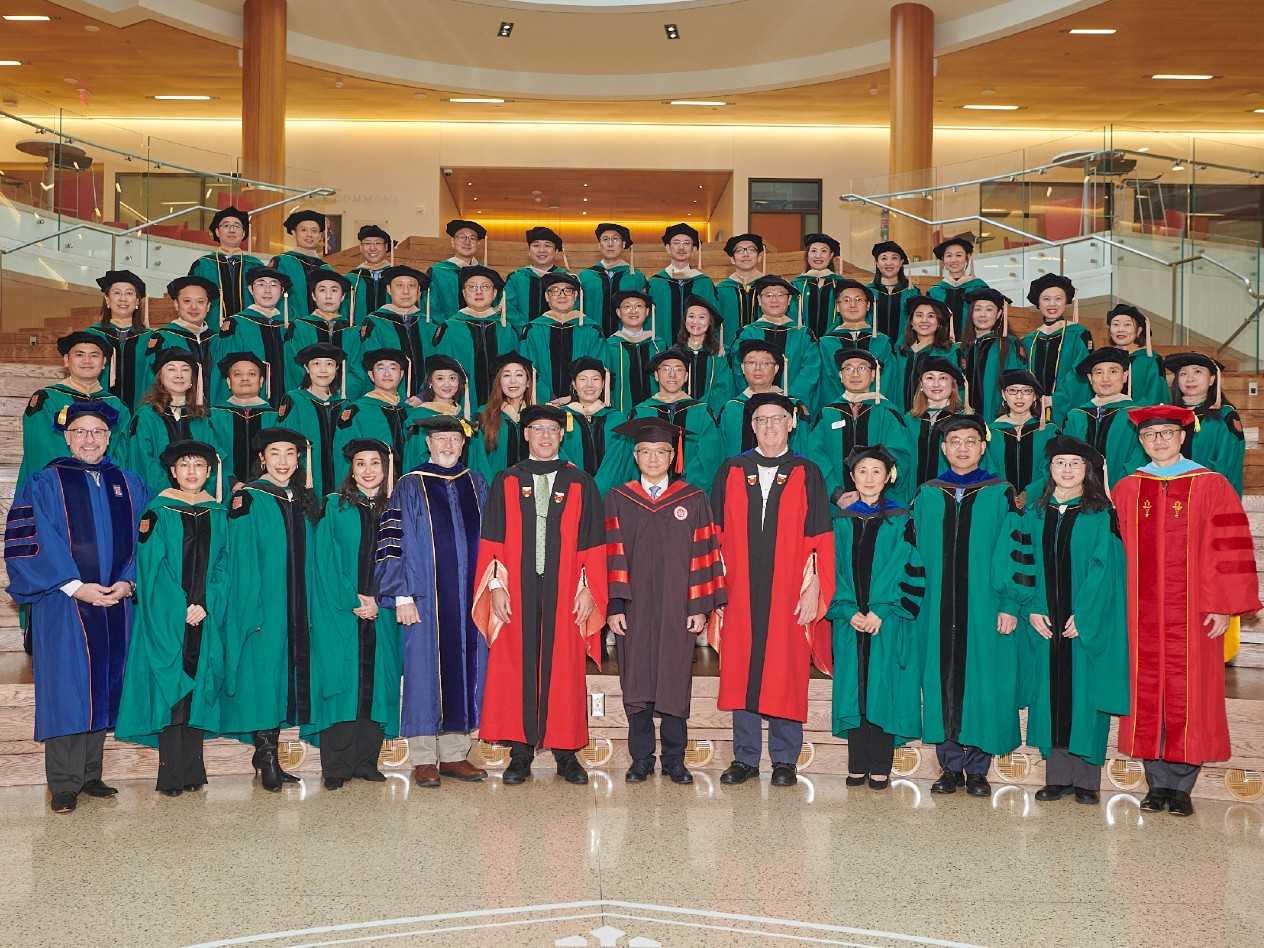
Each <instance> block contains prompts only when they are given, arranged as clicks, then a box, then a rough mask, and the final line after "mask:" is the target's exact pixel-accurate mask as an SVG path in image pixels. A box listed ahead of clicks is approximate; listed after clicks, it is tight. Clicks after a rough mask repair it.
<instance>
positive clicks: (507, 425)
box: [467, 352, 535, 483]
mask: <svg viewBox="0 0 1264 948" xmlns="http://www.w3.org/2000/svg"><path fill="white" fill-rule="evenodd" d="M531 373H532V365H531V362H530V360H529V359H526V358H524V357H523V356H520V355H518V353H516V352H510V353H507V354H505V355H503V356H501V357H500V362H499V363H498V364H497V366H496V372H495V374H494V375H493V377H492V394H491V397H490V398H488V399H487V404H486V405H484V406H483V410H482V411H480V412H479V413H478V434H477V435H476V436H475V438H474V440H473V441H471V442H470V445H469V448H468V449H467V450H468V451H469V456H470V460H469V465H470V470H472V471H478V472H479V473H480V474H482V475H483V476H484V477H485V478H487V480H488V482H489V483H490V482H491V479H492V478H493V477H495V476H496V475H497V474H498V473H500V472H501V471H503V470H505V469H506V468H510V467H513V466H514V465H515V464H517V463H518V462H519V461H525V460H526V459H527V456H528V455H527V443H526V441H525V440H523V437H522V423H521V417H522V410H523V409H524V408H526V407H527V406H528V405H534V404H535V397H534V395H533V394H532V387H531Z"/></svg>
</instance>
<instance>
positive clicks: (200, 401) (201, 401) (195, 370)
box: [193, 365, 206, 405]
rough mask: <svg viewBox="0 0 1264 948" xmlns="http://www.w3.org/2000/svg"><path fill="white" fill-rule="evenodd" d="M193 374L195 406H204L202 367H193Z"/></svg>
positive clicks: (204, 394) (204, 391)
mask: <svg viewBox="0 0 1264 948" xmlns="http://www.w3.org/2000/svg"><path fill="white" fill-rule="evenodd" d="M193 374H194V375H196V376H197V402H195V404H197V405H205V404H206V387H205V386H204V385H203V384H202V367H201V366H197V365H195V366H194V367H193Z"/></svg>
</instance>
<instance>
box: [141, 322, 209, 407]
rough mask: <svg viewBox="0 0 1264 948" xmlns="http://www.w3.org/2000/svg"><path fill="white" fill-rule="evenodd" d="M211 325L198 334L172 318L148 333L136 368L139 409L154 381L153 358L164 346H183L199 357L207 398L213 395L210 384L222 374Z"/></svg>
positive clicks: (180, 347)
mask: <svg viewBox="0 0 1264 948" xmlns="http://www.w3.org/2000/svg"><path fill="white" fill-rule="evenodd" d="M211 325H212V324H206V325H204V326H203V327H202V331H201V332H200V333H199V332H194V331H193V330H191V329H189V328H188V327H187V326H184V325H183V324H181V323H180V322H178V321H176V320H172V321H171V322H169V323H167V325H165V326H160V327H158V328H157V329H155V330H152V331H151V332H150V333H149V335H148V337H147V338H146V340H145V349H144V358H143V359H142V360H141V361H140V363H139V364H138V366H137V368H136V384H137V386H139V389H138V391H139V394H138V395H137V396H136V406H137V408H139V407H140V400H141V398H142V397H143V396H144V394H145V393H146V392H147V391H149V387H150V386H151V385H153V384H154V378H155V374H154V362H153V360H154V357H155V356H156V355H157V354H158V353H159V352H162V351H163V350H164V349H183V350H184V351H185V352H188V353H189V354H190V355H192V356H193V358H195V359H196V360H197V363H198V367H199V368H200V370H201V372H202V379H203V382H202V384H203V389H204V391H205V392H206V394H207V398H210V392H211V391H212V388H211V386H213V385H214V379H215V377H216V376H218V375H219V369H218V368H217V367H216V366H215V364H214V363H213V362H212V361H211V355H212V352H213V343H214V340H215V336H216V335H217V333H216V331H215V330H214V329H212V328H211ZM133 411H135V409H133Z"/></svg>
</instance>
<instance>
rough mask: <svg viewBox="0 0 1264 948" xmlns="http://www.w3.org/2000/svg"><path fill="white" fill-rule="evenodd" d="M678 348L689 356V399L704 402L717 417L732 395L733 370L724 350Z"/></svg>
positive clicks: (686, 346)
mask: <svg viewBox="0 0 1264 948" xmlns="http://www.w3.org/2000/svg"><path fill="white" fill-rule="evenodd" d="M680 348H681V349H682V350H683V351H684V352H685V353H687V354H688V355H689V365H688V369H689V386H688V388H687V389H686V391H688V393H689V397H690V398H696V399H699V400H700V401H704V402H706V403H707V407H708V408H710V409H711V414H713V415H719V413H720V411H721V410H723V408H724V405H725V403H726V402H727V401H728V400H729V399H730V398H732V397H733V394H734V390H733V369H732V367H731V366H730V365H729V360H728V359H727V358H726V357H725V355H724V350H723V349H721V350H720V351H719V352H710V351H708V350H706V349H694V348H693V347H691V346H689V345H684V346H681V347H680ZM743 384H744V383H743Z"/></svg>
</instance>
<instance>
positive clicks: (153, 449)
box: [125, 349, 215, 493]
mask: <svg viewBox="0 0 1264 948" xmlns="http://www.w3.org/2000/svg"><path fill="white" fill-rule="evenodd" d="M153 366H154V382H153V384H152V385H151V386H149V391H147V392H146V393H145V395H144V397H143V398H142V399H141V400H140V407H139V408H138V409H137V410H136V414H135V416H133V418H132V422H131V424H130V425H129V426H128V429H127V449H126V450H127V462H126V465H125V466H126V467H129V468H131V469H132V470H134V471H135V472H136V473H137V474H139V475H140V476H141V477H143V478H144V479H145V483H146V484H148V485H149V489H150V490H152V491H153V492H154V493H157V492H159V491H161V490H166V489H167V488H168V487H170V486H171V475H170V471H169V470H168V467H169V465H167V464H164V463H163V461H162V453H163V452H164V451H165V450H167V445H169V444H171V443H172V442H173V441H204V442H207V443H208V444H213V443H214V442H215V435H214V432H213V431H212V430H211V418H210V410H209V409H208V408H207V406H206V400H205V398H204V397H203V395H204V392H203V387H202V379H201V375H202V367H201V365H199V363H198V360H197V356H195V355H193V353H191V352H188V351H186V350H184V349H161V350H159V352H158V355H156V356H155V357H154V359H153ZM212 473H213V471H212Z"/></svg>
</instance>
